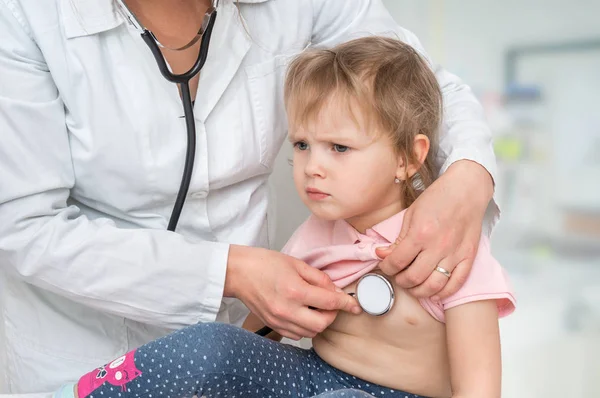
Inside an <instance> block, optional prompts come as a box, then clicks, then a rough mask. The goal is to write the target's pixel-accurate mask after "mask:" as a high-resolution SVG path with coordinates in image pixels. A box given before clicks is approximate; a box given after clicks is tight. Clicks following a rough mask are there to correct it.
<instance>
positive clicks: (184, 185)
mask: <svg viewBox="0 0 600 398" xmlns="http://www.w3.org/2000/svg"><path fill="white" fill-rule="evenodd" d="M116 2H117V7H118V8H119V10H120V11H121V14H122V15H123V16H124V17H125V20H126V21H127V22H128V23H129V24H130V25H131V26H133V27H134V28H135V29H136V30H137V31H138V32H140V34H141V36H142V39H143V40H144V42H145V43H146V44H147V45H148V47H149V48H150V51H152V55H154V59H156V63H157V64H158V68H159V69H160V72H161V73H162V75H163V76H164V77H165V79H167V80H168V81H170V82H173V83H176V84H178V85H179V88H180V90H181V100H182V103H183V111H184V116H185V124H186V128H187V149H186V153H185V165H184V168H183V176H182V178H181V184H180V186H179V192H178V193H177V199H176V200H175V205H174V206H173V211H172V213H171V218H169V225H168V227H167V229H168V230H169V231H175V228H176V227H177V223H178V222H179V216H180V215H181V209H182V208H183V204H184V203H185V197H186V196H187V193H188V190H189V188H190V181H191V179H192V171H193V170H194V157H195V155H196V151H195V149H196V123H195V120H194V104H193V102H192V95H191V93H190V85H189V83H190V80H192V78H194V76H196V75H197V74H198V73H200V70H201V69H202V67H203V66H204V63H205V62H206V57H207V55H208V45H209V43H210V35H211V33H212V30H213V27H214V26H215V20H216V19H217V7H218V5H219V1H218V0H217V1H213V2H212V6H211V7H210V8H209V9H208V10H206V13H205V14H204V19H203V20H202V25H201V26H200V29H199V30H198V33H197V34H196V36H195V37H194V38H193V39H192V40H191V41H190V42H189V43H188V44H186V45H185V46H183V47H179V48H170V47H167V46H165V45H163V44H161V43H160V42H159V41H158V39H157V38H156V36H154V33H152V32H151V31H149V30H148V29H146V28H145V27H144V26H143V25H142V24H141V23H140V21H138V19H137V18H136V17H135V15H134V14H133V13H132V12H131V11H130V10H129V8H128V7H127V5H126V4H125V3H124V2H123V0H116ZM198 40H201V42H200V51H199V52H198V58H197V59H196V62H195V63H194V65H193V66H192V67H191V68H190V69H189V70H188V71H187V72H185V73H182V74H180V75H176V74H174V73H172V72H171V70H170V69H169V66H168V65H167V61H166V60H165V57H164V56H163V55H162V53H161V52H160V48H159V47H162V48H166V49H169V50H173V51H181V50H185V49H187V48H190V47H191V46H193V45H194V44H196V43H197V42H198Z"/></svg>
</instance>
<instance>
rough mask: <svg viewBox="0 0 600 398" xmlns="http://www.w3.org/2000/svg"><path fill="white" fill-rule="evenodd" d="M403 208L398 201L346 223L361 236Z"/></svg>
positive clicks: (357, 216) (350, 219)
mask: <svg viewBox="0 0 600 398" xmlns="http://www.w3.org/2000/svg"><path fill="white" fill-rule="evenodd" d="M404 209H405V207H404V205H403V204H402V202H400V201H396V202H393V203H390V204H388V205H387V206H384V207H380V208H379V209H375V210H372V211H370V212H368V213H364V214H359V215H356V216H354V217H350V218H347V219H346V222H347V223H348V224H350V225H352V226H353V227H354V229H356V230H357V231H358V232H360V233H361V234H364V233H366V231H367V229H369V228H371V227H373V226H374V225H377V224H379V223H380V222H382V221H385V220H387V219H388V218H390V217H392V216H393V215H395V214H398V213H400V212H401V211H402V210H404Z"/></svg>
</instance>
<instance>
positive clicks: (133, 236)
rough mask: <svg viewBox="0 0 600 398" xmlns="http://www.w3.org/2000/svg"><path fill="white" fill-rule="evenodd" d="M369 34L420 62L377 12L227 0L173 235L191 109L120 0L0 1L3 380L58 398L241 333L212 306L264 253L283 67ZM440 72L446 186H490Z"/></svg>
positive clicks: (355, 3) (469, 111) (470, 131)
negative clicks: (198, 335) (160, 341)
mask: <svg viewBox="0 0 600 398" xmlns="http://www.w3.org/2000/svg"><path fill="white" fill-rule="evenodd" d="M238 7H239V11H240V12H241V15H240V13H239V12H238ZM373 33H380V34H386V35H395V36H397V37H398V38H400V39H402V40H404V41H406V42H408V43H410V44H412V45H413V46H415V47H416V48H417V49H419V50H420V51H422V49H421V46H420V44H419V42H418V41H417V39H416V38H415V36H414V35H413V34H411V33H410V32H408V31H406V30H404V29H402V28H400V27H399V26H397V25H396V23H395V22H394V21H393V20H392V18H391V17H390V15H389V14H388V13H387V11H386V10H385V9H384V7H383V5H382V4H381V2H380V1H378V0H372V1H369V0H352V1H348V0H277V1H275V0H270V1H265V0H263V1H260V0H259V1H257V0H255V1H243V0H240V1H239V5H238V6H236V5H235V4H234V2H233V1H232V0H221V4H220V6H219V10H218V17H217V21H216V25H215V28H214V31H213V33H212V40H211V43H210V51H209V55H208V60H207V62H206V65H205V67H204V69H203V70H202V73H201V75H200V82H199V87H198V94H197V97H196V103H195V109H194V113H195V118H196V124H197V145H196V164H195V168H194V173H193V177H192V182H191V187H190V191H189V195H188V197H187V202H186V204H185V206H184V208H183V213H182V215H181V219H180V223H179V226H178V229H177V233H173V232H168V231H166V230H165V229H166V226H167V223H168V219H169V216H170V213H171V210H172V207H173V204H174V201H175V196H176V194H177V191H178V188H179V183H180V178H181V173H182V169H183V162H184V153H185V147H186V133H185V124H184V119H183V118H182V115H183V109H182V105H181V101H180V98H179V94H178V90H177V87H176V86H175V85H174V84H172V83H169V82H167V81H166V80H165V79H164V78H163V77H162V76H161V75H160V73H159V70H158V68H157V66H156V63H155V61H154V59H153V57H152V55H151V53H150V51H149V49H148V48H147V47H146V45H145V44H144V42H143V41H142V39H141V38H140V36H139V34H138V33H137V32H136V31H135V30H133V29H132V28H131V27H130V26H129V25H128V24H126V23H124V21H123V19H122V18H121V16H120V15H119V14H118V12H117V10H116V8H115V6H114V4H113V0H45V1H40V0H0V287H1V291H0V311H1V314H0V316H1V318H0V328H2V329H3V332H4V334H5V338H4V341H0V351H2V352H4V353H5V355H6V358H5V361H6V363H5V364H0V372H5V377H6V378H7V381H8V385H9V391H11V392H20V393H25V392H36V391H49V390H53V389H55V388H57V387H58V386H59V385H60V384H61V383H64V382H67V381H76V380H77V378H78V377H79V376H80V375H82V374H83V373H85V372H87V371H90V370H91V369H93V368H95V367H97V366H99V365H102V364H104V363H106V362H108V361H110V360H111V359H113V358H115V357H117V356H119V355H120V354H122V353H124V352H126V351H128V350H130V349H133V348H135V347H137V346H139V345H140V344H143V343H145V342H147V341H149V340H151V339H154V338H156V337H159V336H161V335H164V334H165V333H167V332H169V331H170V330H173V329H176V328H181V327H183V326H185V325H189V324H194V323H197V322H208V321H214V320H219V321H223V322H232V323H239V322H240V321H241V320H242V319H243V317H244V316H245V314H246V310H245V308H244V307H243V306H241V305H239V303H238V302H237V301H235V300H232V299H227V300H224V301H223V300H222V292H223V283H224V278H225V268H226V261H227V254H228V248H229V244H244V245H256V246H263V247H267V246H268V245H269V238H272V237H270V236H269V228H268V225H269V221H270V220H269V212H268V209H269V200H268V196H269V195H268V186H267V179H268V176H269V173H270V171H271V168H272V166H273V161H274V159H275V157H276V155H277V153H278V151H279V148H280V146H281V145H282V142H283V141H284V138H285V135H286V118H285V113H284V108H283V101H282V83H283V77H284V72H285V69H286V65H287V63H288V62H289V60H290V57H292V56H293V55H295V54H298V53H299V52H300V51H302V50H303V49H304V48H306V47H307V46H309V45H318V46H330V45H333V44H337V43H339V42H341V41H343V40H347V39H351V38H355V37H358V36H360V35H366V34H373ZM436 71H437V77H438V79H439V82H440V84H441V86H442V88H443V93H444V100H445V104H446V106H445V121H444V129H443V130H444V131H443V133H442V134H443V137H442V140H441V147H442V150H441V151H440V165H442V171H444V170H445V169H446V168H447V167H448V166H449V165H450V164H451V163H452V162H455V161H457V160H459V159H471V160H474V161H476V162H478V163H480V164H482V165H483V166H484V167H485V168H487V170H488V171H489V172H490V173H491V174H492V176H494V174H495V158H494V155H493V151H492V147H491V133H490V131H489V130H488V128H487V126H486V125H485V123H484V121H483V115H482V110H481V108H480V105H479V104H478V103H477V101H476V100H475V98H474V96H473V94H472V93H471V91H470V89H469V88H468V87H467V86H465V85H463V84H462V82H461V81H460V80H458V78H456V77H455V76H453V75H451V74H449V73H448V72H446V71H444V70H443V69H436ZM491 209H492V210H491V211H490V212H488V216H489V217H488V219H487V224H488V227H489V226H491V225H492V223H493V220H494V219H495V218H496V216H497V214H498V212H497V207H495V205H493V204H492V207H491Z"/></svg>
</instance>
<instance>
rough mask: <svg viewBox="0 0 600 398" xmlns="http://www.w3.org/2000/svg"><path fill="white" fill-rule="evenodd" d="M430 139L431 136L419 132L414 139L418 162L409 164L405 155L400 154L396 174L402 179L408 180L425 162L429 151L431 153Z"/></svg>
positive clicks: (413, 149)
mask: <svg viewBox="0 0 600 398" xmlns="http://www.w3.org/2000/svg"><path fill="white" fill-rule="evenodd" d="M429 146H430V141H429V138H428V137H427V136H426V135H424V134H417V135H416V136H415V139H414V141H413V147H412V151H413V154H414V157H415V159H416V163H413V164H408V163H407V158H406V157H405V156H400V158H399V159H398V170H397V171H396V176H397V177H398V178H399V179H400V180H406V179H408V178H411V177H412V176H413V175H415V173H416V172H417V171H419V169H420V168H421V166H422V165H423V163H425V159H426V158H427V153H429Z"/></svg>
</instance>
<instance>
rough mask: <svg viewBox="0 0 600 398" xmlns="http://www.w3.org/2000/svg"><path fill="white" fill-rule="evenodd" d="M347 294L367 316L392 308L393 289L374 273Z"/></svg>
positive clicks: (267, 330)
mask: <svg viewBox="0 0 600 398" xmlns="http://www.w3.org/2000/svg"><path fill="white" fill-rule="evenodd" d="M348 294H349V295H351V296H353V297H356V301H358V304H359V305H360V307H361V308H362V309H363V311H364V312H366V313H367V314H369V315H373V316H381V315H385V314H387V313H388V312H389V311H390V310H391V309H392V307H393V306H394V297H395V295H394V287H393V286H392V284H391V283H390V281H389V280H388V278H386V277H385V276H383V275H381V274H376V273H374V272H370V273H368V274H365V275H363V276H361V277H360V279H359V280H358V282H357V283H356V292H355V293H348ZM309 308H310V307H309ZM311 309H314V308H311ZM272 331H273V329H271V328H270V327H268V326H265V327H264V328H262V329H259V330H258V331H257V332H256V334H259V335H261V336H266V335H268V334H269V333H271V332H272Z"/></svg>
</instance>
